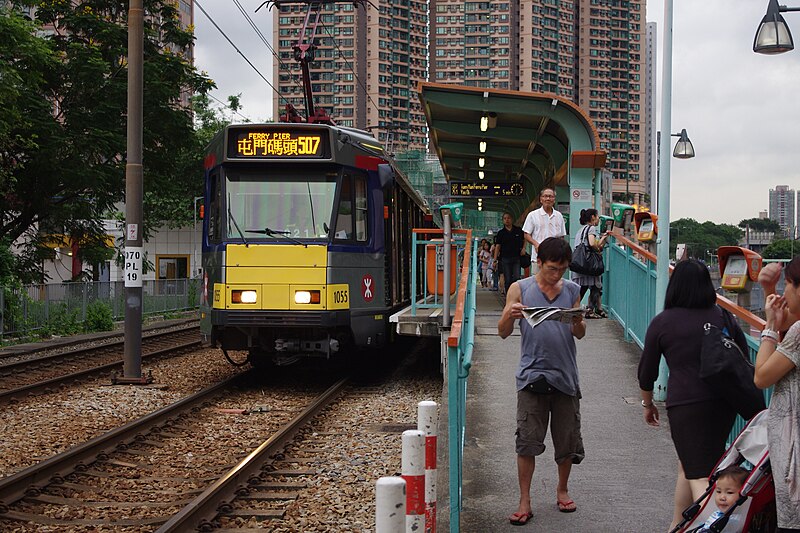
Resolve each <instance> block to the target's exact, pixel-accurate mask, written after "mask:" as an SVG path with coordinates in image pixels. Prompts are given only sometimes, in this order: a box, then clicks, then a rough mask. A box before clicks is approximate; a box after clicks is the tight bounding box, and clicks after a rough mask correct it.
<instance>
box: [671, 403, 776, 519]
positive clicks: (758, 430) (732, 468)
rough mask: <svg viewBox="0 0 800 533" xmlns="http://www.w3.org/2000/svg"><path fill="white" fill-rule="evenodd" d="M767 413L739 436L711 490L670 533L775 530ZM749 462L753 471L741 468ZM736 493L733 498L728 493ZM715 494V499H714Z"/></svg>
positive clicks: (710, 483) (719, 465)
mask: <svg viewBox="0 0 800 533" xmlns="http://www.w3.org/2000/svg"><path fill="white" fill-rule="evenodd" d="M767 412H768V411H767V410H764V411H761V412H760V413H758V414H757V415H756V416H754V417H753V418H752V419H751V420H750V422H749V423H748V424H747V426H745V428H744V429H743V430H742V431H741V433H739V435H738V436H737V437H736V439H735V440H734V441H733V444H731V446H730V447H729V448H728V449H727V450H726V451H725V453H724V454H723V456H722V458H720V460H719V462H718V463H717V466H715V467H714V470H713V471H712V472H711V475H710V476H709V478H708V489H706V491H705V493H704V494H703V495H702V496H701V497H700V498H699V499H698V500H697V501H695V502H694V503H693V504H692V505H691V506H689V508H688V509H686V510H685V511H683V521H682V522H681V523H679V524H678V525H677V526H676V527H675V529H673V530H672V531H671V532H670V533H721V532H724V533H773V532H774V531H775V529H776V520H777V519H776V515H775V488H774V486H773V484H772V474H771V472H770V467H769V453H768V447H767ZM745 461H747V462H748V463H750V464H752V465H753V469H752V470H750V471H748V470H746V469H744V468H741V466H740V465H741V464H742V463H744V462H745ZM737 478H738V480H737ZM737 488H738V490H737ZM733 491H735V492H734V494H732V495H727V494H725V493H729V492H733ZM712 492H713V493H715V497H714V498H711V497H710V495H711V494H712Z"/></svg>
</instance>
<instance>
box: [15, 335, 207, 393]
mask: <svg viewBox="0 0 800 533" xmlns="http://www.w3.org/2000/svg"><path fill="white" fill-rule="evenodd" d="M200 344H201V341H200V339H198V340H194V341H189V342H186V343H184V344H181V345H178V346H171V347H169V348H164V349H161V350H155V351H153V352H148V353H146V354H143V355H142V358H143V359H147V358H151V357H156V356H159V355H164V354H166V353H169V352H171V351H175V350H182V349H186V348H194V347H195V346H199V345H200ZM122 363H123V362H122V361H121V360H120V361H115V362H113V363H106V364H104V365H100V366H96V367H92V368H87V369H86V370H78V371H76V372H72V373H71V374H66V375H63V376H58V377H55V378H51V379H47V380H44V381H38V382H36V383H30V384H28V385H23V386H22V387H17V388H16V389H9V390H6V391H0V404H2V403H3V402H7V401H8V400H9V399H11V398H13V397H16V396H20V395H22V394H30V393H32V392H35V391H39V390H45V389H48V388H51V387H54V386H58V385H61V384H62V383H67V382H69V381H74V380H77V379H81V378H84V377H86V376H89V375H92V374H97V373H99V372H103V371H106V370H112V369H114V368H116V367H119V366H122Z"/></svg>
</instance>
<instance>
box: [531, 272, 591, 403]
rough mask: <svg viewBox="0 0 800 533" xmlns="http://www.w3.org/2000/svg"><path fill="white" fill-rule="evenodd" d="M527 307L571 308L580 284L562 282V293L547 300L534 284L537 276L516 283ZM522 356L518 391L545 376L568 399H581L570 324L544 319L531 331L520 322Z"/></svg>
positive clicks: (567, 281) (573, 339)
mask: <svg viewBox="0 0 800 533" xmlns="http://www.w3.org/2000/svg"><path fill="white" fill-rule="evenodd" d="M517 283H518V284H519V288H520V291H521V296H522V304H523V305H525V306H526V307H570V308H571V307H572V306H573V305H575V301H576V300H577V299H578V297H579V296H580V290H581V288H580V285H578V284H577V283H573V282H572V281H570V280H567V279H565V280H562V283H563V285H562V288H561V292H560V293H559V295H558V296H556V298H555V300H552V301H550V300H548V299H547V297H546V296H545V295H544V294H543V293H542V291H541V289H540V288H539V285H538V284H537V283H536V277H535V276H531V277H529V278H525V279H522V280H520V281H518V282H517ZM519 327H520V332H521V333H522V357H521V358H520V361H519V369H518V370H517V376H516V377H517V390H522V389H523V388H525V386H526V385H528V384H529V383H533V382H534V381H536V380H537V379H538V378H539V376H544V377H545V379H546V380H547V382H548V383H549V384H550V385H551V386H552V387H555V388H556V389H558V390H559V391H561V392H563V393H564V394H567V395H569V396H577V397H578V398H580V397H581V391H580V385H579V384H578V363H577V359H576V353H577V348H576V347H575V337H573V336H572V331H571V326H570V324H563V323H561V322H558V321H556V320H546V321H544V322H542V323H541V324H539V325H538V326H536V327H535V328H532V327H531V326H530V325H529V324H528V321H527V320H525V319H522V320H520V326H519Z"/></svg>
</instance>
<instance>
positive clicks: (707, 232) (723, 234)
mask: <svg viewBox="0 0 800 533" xmlns="http://www.w3.org/2000/svg"><path fill="white" fill-rule="evenodd" d="M742 234H743V232H742V230H740V229H739V228H737V227H736V226H732V225H730V224H715V223H713V222H710V221H706V222H703V223H700V222H697V221H696V220H694V219H692V218H681V219H678V220H675V221H673V222H672V223H670V226H669V242H670V249H671V252H672V254H673V255H674V253H675V247H676V246H677V245H678V244H681V243H684V244H686V245H687V246H688V247H689V253H690V255H691V256H694V257H700V258H702V257H703V256H704V255H705V254H706V251H707V250H714V252H716V250H717V248H719V247H720V246H735V245H736V244H737V243H738V242H739V239H740V238H741V237H742Z"/></svg>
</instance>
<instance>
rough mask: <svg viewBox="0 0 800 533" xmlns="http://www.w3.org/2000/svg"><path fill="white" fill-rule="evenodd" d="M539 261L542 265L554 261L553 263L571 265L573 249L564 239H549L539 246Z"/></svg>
mask: <svg viewBox="0 0 800 533" xmlns="http://www.w3.org/2000/svg"><path fill="white" fill-rule="evenodd" d="M536 255H537V259H538V260H540V261H541V262H542V263H544V262H545V261H552V262H553V263H563V262H564V261H566V262H567V263H569V262H570V261H572V248H570V247H569V244H568V243H567V241H565V240H564V239H561V238H559V237H548V238H546V239H545V240H543V241H542V242H541V244H539V251H538V252H537V253H536Z"/></svg>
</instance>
